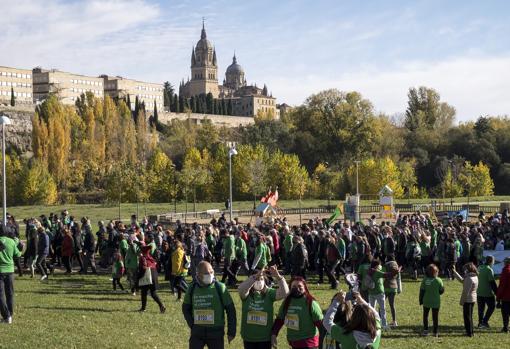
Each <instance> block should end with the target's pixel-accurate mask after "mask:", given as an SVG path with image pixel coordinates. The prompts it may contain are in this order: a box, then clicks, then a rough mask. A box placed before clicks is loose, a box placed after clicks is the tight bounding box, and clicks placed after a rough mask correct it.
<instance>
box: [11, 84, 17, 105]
mask: <svg viewBox="0 0 510 349" xmlns="http://www.w3.org/2000/svg"><path fill="white" fill-rule="evenodd" d="M15 105H16V97H14V88H13V87H11V107H14V106H15Z"/></svg>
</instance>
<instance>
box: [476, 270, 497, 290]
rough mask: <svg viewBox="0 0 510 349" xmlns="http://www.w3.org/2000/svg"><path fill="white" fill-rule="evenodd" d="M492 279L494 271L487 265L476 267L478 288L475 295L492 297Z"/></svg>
mask: <svg viewBox="0 0 510 349" xmlns="http://www.w3.org/2000/svg"><path fill="white" fill-rule="evenodd" d="M492 281H494V271H493V270H492V268H491V267H490V266H488V265H485V264H483V265H481V266H480V267H478V289H477V290H476V294H477V296H480V297H494V292H492V288H491V282H492Z"/></svg>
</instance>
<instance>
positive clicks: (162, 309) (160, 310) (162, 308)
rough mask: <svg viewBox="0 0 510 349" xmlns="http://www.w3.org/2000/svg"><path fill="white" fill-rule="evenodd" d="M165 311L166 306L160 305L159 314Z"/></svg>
mask: <svg viewBox="0 0 510 349" xmlns="http://www.w3.org/2000/svg"><path fill="white" fill-rule="evenodd" d="M165 311H166V308H165V307H164V306H162V307H160V308H159V312H160V313H161V314H164V313H165Z"/></svg>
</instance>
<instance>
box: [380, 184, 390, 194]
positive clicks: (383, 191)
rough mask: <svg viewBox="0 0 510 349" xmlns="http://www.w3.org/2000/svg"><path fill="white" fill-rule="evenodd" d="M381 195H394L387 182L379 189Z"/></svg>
mask: <svg viewBox="0 0 510 349" xmlns="http://www.w3.org/2000/svg"><path fill="white" fill-rule="evenodd" d="M379 195H380V196H386V195H393V189H391V188H390V187H389V186H388V185H387V184H386V185H385V186H384V187H382V188H381V190H380V191H379Z"/></svg>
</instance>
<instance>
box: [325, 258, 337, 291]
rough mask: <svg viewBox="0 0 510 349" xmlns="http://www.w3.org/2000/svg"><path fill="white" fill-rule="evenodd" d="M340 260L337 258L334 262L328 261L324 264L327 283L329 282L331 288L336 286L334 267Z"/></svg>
mask: <svg viewBox="0 0 510 349" xmlns="http://www.w3.org/2000/svg"><path fill="white" fill-rule="evenodd" d="M339 262H340V260H337V261H336V262H328V264H327V265H326V275H327V276H328V279H329V283H330V284H331V288H337V287H338V281H337V279H336V278H335V272H336V267H337V265H338V263H339Z"/></svg>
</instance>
